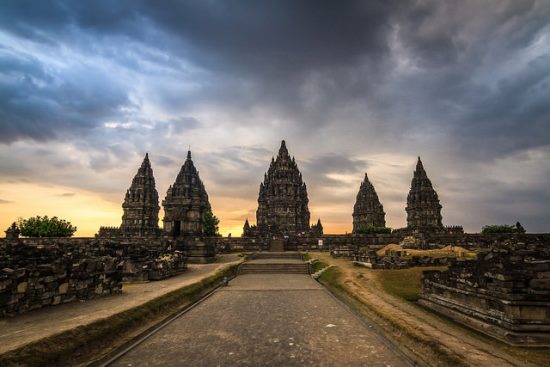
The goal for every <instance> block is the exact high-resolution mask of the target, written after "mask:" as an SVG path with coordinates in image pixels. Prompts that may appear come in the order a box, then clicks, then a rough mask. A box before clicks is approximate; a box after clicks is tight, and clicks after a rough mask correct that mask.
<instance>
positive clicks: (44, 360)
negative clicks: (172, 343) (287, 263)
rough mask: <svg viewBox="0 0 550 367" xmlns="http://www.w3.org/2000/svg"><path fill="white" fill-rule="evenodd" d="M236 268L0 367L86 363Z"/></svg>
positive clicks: (27, 350)
mask: <svg viewBox="0 0 550 367" xmlns="http://www.w3.org/2000/svg"><path fill="white" fill-rule="evenodd" d="M237 266H238V265H232V266H229V267H228V268H226V269H223V270H221V271H219V272H217V273H216V274H214V275H211V276H209V277H207V278H204V279H202V280H201V281H199V282H197V283H194V284H191V285H189V286H186V287H183V288H180V289H177V290H175V291H172V292H170V293H167V294H165V295H163V296H161V297H158V298H156V299H153V300H151V301H149V302H146V303H144V304H142V305H140V306H137V307H134V308H132V309H129V310H127V311H124V312H121V313H119V314H116V315H113V316H110V317H108V318H105V319H102V320H98V321H96V322H93V323H91V324H89V325H84V326H80V327H78V328H75V329H72V330H68V331H65V332H62V333H59V334H57V335H53V336H51V337H48V338H45V339H42V340H40V341H37V342H34V343H31V344H28V345H25V346H23V347H21V348H18V349H16V350H13V351H10V352H8V353H5V354H3V355H1V356H0V366H66V365H71V364H74V363H79V362H82V361H84V360H89V359H90V358H91V356H93V357H97V351H98V350H104V349H105V348H107V347H109V346H112V344H113V343H116V342H117V341H118V342H119V343H118V344H117V346H118V345H120V344H121V343H120V341H121V340H124V338H123V337H124V336H125V335H126V336H127V334H129V333H131V332H132V331H134V332H135V330H136V329H142V330H141V331H144V330H146V329H147V328H145V329H144V328H143V326H144V325H146V326H147V325H149V326H153V325H156V324H157V323H158V322H159V321H161V320H163V319H166V318H168V317H171V316H172V315H175V314H176V313H177V312H179V311H180V310H182V309H183V308H185V307H186V306H188V305H189V304H191V303H193V302H195V301H196V300H198V299H200V298H201V297H202V296H203V295H204V294H205V293H207V292H208V291H209V290H211V289H213V288H214V287H215V286H216V285H218V284H219V283H220V281H221V279H222V278H223V277H224V276H230V275H233V274H235V272H236V269H237ZM133 336H135V335H133ZM126 339H127V340H126V341H128V340H129V339H130V338H126Z"/></svg>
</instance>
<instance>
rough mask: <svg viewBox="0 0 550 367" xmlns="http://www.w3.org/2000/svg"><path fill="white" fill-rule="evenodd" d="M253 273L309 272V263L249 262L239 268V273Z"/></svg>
mask: <svg viewBox="0 0 550 367" xmlns="http://www.w3.org/2000/svg"><path fill="white" fill-rule="evenodd" d="M251 273H291V274H309V264H306V263H304V264H248V263H244V264H242V265H241V266H240V268H239V274H251Z"/></svg>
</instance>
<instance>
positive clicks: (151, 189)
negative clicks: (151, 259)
mask: <svg viewBox="0 0 550 367" xmlns="http://www.w3.org/2000/svg"><path fill="white" fill-rule="evenodd" d="M122 208H123V210H124V214H123V215H122V224H121V226H120V230H121V232H123V233H132V234H134V235H141V236H148V235H155V234H158V232H159V225H158V221H159V209H160V207H159V194H158V192H157V189H156V187H155V177H154V176H153V169H152V168H151V162H149V154H147V153H146V154H145V158H144V159H143V163H142V164H141V167H139V169H138V172H137V174H136V175H135V176H134V179H133V180H132V185H131V186H130V188H129V189H128V191H126V196H125V197H124V203H123V204H122Z"/></svg>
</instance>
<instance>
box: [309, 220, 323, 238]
mask: <svg viewBox="0 0 550 367" xmlns="http://www.w3.org/2000/svg"><path fill="white" fill-rule="evenodd" d="M311 235H313V236H322V235H323V224H321V219H317V224H314V225H312V226H311Z"/></svg>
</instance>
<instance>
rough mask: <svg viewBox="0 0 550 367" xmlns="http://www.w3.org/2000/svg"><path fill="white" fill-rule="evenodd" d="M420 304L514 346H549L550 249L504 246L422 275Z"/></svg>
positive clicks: (516, 244)
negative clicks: (443, 269) (446, 268)
mask: <svg viewBox="0 0 550 367" xmlns="http://www.w3.org/2000/svg"><path fill="white" fill-rule="evenodd" d="M419 303H420V304H421V305H423V306H424V307H426V308H429V309H431V310H433V311H435V312H438V313H440V314H442V315H445V316H447V317H450V318H452V319H453V320H455V321H458V322H460V323H462V324H464V325H466V326H468V327H470V328H473V329H476V330H478V331H480V332H482V333H485V334H487V335H489V336H492V337H494V338H497V339H499V340H501V341H503V342H505V343H508V344H510V345H513V346H523V347H549V346H550V247H549V245H548V244H546V243H527V244H526V243H523V242H504V243H501V244H497V245H495V246H493V248H491V250H490V251H489V252H487V253H483V254H480V255H479V256H478V258H477V259H476V260H470V261H454V262H452V264H451V266H449V268H448V270H445V271H425V272H424V273H423V277H422V294H421V299H420V300H419Z"/></svg>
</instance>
